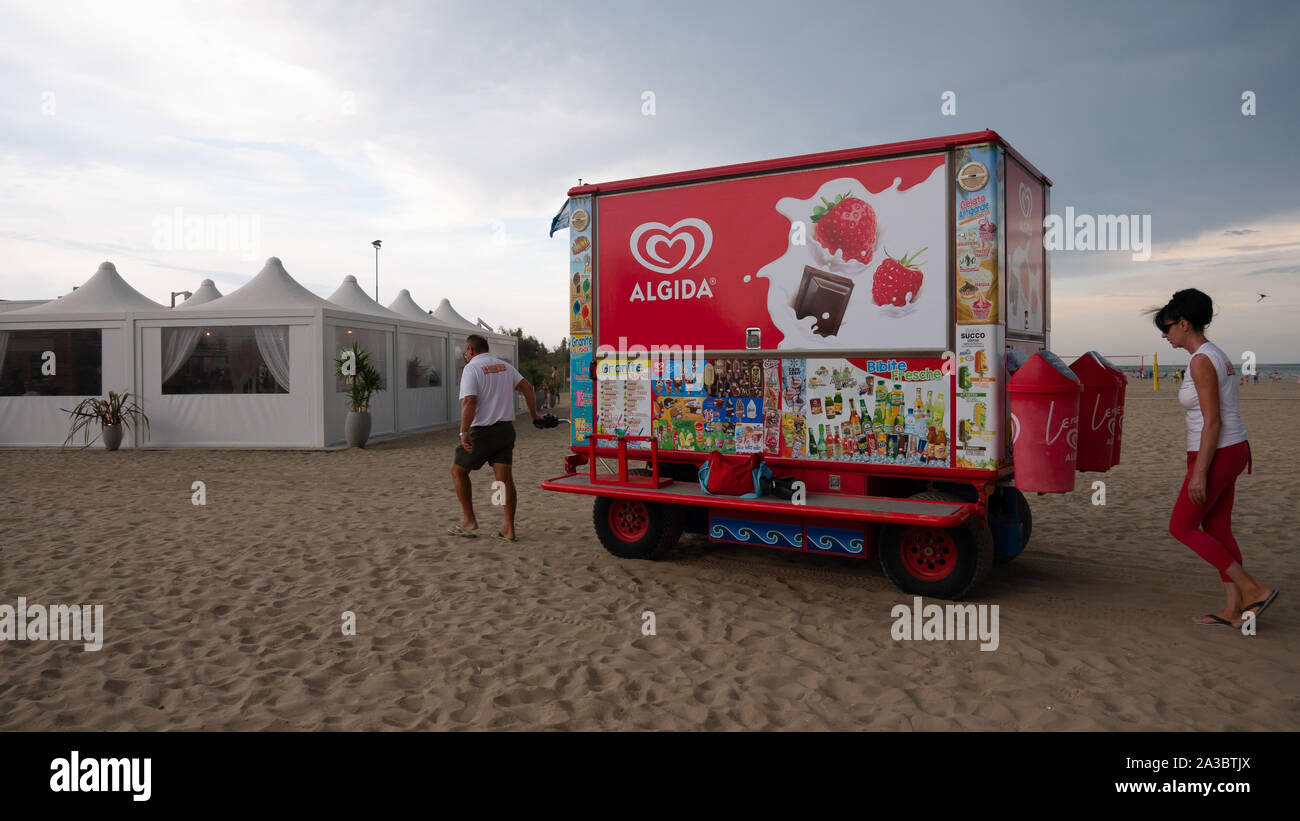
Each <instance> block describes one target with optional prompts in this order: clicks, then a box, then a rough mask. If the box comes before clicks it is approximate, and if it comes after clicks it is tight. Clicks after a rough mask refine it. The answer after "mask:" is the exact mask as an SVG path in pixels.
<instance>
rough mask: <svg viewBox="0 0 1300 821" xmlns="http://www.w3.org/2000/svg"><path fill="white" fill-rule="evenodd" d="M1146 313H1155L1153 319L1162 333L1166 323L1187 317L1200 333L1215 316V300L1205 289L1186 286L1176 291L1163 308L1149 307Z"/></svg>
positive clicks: (1193, 327) (1188, 321)
mask: <svg viewBox="0 0 1300 821" xmlns="http://www.w3.org/2000/svg"><path fill="white" fill-rule="evenodd" d="M1146 313H1149V314H1150V313H1154V314H1155V316H1154V317H1153V320H1154V321H1155V324H1156V327H1157V328H1159V329H1160V332H1161V333H1164V330H1165V326H1166V325H1170V324H1173V323H1176V322H1178V321H1179V320H1181V319H1186V320H1187V323H1188V324H1189V325H1191V326H1192V330H1194V331H1196V332H1197V333H1198V334H1199V333H1203V332H1204V331H1205V326H1206V325H1209V324H1210V320H1211V319H1212V318H1213V317H1214V301H1213V300H1211V299H1210V295H1209V294H1207V293H1205V292H1203V291H1198V290H1196V289H1195V288H1185V289H1183V290H1181V291H1178V292H1177V293H1175V294H1174V297H1173V299H1171V300H1169V301H1168V302H1167V303H1165V306H1164V307H1163V308H1148V309H1147V311H1146Z"/></svg>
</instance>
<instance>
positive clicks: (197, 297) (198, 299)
mask: <svg viewBox="0 0 1300 821" xmlns="http://www.w3.org/2000/svg"><path fill="white" fill-rule="evenodd" d="M214 299H221V292H220V291H218V290H217V286H216V285H214V284H213V283H212V280H210V279H205V280H203V281H202V282H200V283H199V289H198V290H197V291H195V292H194V293H192V294H190V298H189V299H187V300H185V301H184V302H182V303H181V304H180V305H177V306H176V307H177V308H193V307H194V306H195V305H202V304H203V303H205V302H211V301H212V300H214Z"/></svg>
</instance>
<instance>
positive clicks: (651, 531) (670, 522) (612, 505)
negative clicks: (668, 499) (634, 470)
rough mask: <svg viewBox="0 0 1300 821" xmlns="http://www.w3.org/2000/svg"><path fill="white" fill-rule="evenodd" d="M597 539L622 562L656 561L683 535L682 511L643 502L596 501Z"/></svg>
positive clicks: (594, 520)
mask: <svg viewBox="0 0 1300 821" xmlns="http://www.w3.org/2000/svg"><path fill="white" fill-rule="evenodd" d="M591 518H592V523H593V524H595V526H596V535H597V536H598V537H599V538H600V543H601V544H602V545H604V546H605V549H606V550H608V551H609V552H610V553H613V554H614V555H615V556H618V557H619V558H620V559H657V558H659V557H661V556H662V555H663V554H664V553H666V552H667V551H668V550H669V549H670V548H671V547H672V546H673V545H674V544H676V543H677V539H678V538H680V537H681V535H682V510H681V508H680V507H678V506H677V505H663V504H658V503H656V502H646V501H642V500H641V499H615V498H610V497H607V496H598V497H596V505H595V508H594V509H593V510H592V516H591Z"/></svg>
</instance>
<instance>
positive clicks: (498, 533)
mask: <svg viewBox="0 0 1300 821" xmlns="http://www.w3.org/2000/svg"><path fill="white" fill-rule="evenodd" d="M492 538H494V539H500V540H501V541H503V542H517V541H519V537H518V536H516V537H514V538H513V539H507V538H506V537H505V536H502V535H501V531H500V530H498V531H497V532H496V535H495V536H493V537H492Z"/></svg>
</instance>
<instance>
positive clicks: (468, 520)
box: [451, 463, 478, 530]
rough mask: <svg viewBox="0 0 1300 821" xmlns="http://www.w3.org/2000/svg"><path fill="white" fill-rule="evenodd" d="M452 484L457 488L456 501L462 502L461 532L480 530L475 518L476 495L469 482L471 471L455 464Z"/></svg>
mask: <svg viewBox="0 0 1300 821" xmlns="http://www.w3.org/2000/svg"><path fill="white" fill-rule="evenodd" d="M451 483H452V484H453V485H454V486H455V488H456V499H457V500H459V501H460V510H461V519H460V527H461V530H478V519H476V518H474V495H473V488H472V487H471V486H470V482H469V471H468V470H466V469H465V468H463V467H461V466H460V465H457V464H455V463H453V464H452V466H451Z"/></svg>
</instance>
